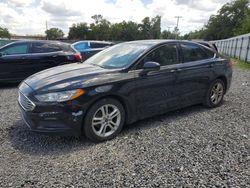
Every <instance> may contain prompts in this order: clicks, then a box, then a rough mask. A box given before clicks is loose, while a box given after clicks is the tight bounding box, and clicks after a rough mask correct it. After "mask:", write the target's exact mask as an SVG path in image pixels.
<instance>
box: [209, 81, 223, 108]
mask: <svg viewBox="0 0 250 188" xmlns="http://www.w3.org/2000/svg"><path fill="white" fill-rule="evenodd" d="M223 94H224V87H223V85H222V84H221V83H220V82H217V83H215V84H214V86H213V88H212V90H211V93H210V100H211V102H212V103H213V104H214V105H217V104H219V103H220V102H221V100H222V98H223Z"/></svg>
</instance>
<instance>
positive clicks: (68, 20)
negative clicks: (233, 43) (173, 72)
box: [0, 0, 230, 35]
mask: <svg viewBox="0 0 250 188" xmlns="http://www.w3.org/2000/svg"><path fill="white" fill-rule="evenodd" d="M227 2H230V0H0V26H1V27H7V28H8V29H9V30H10V32H11V33H15V34H18V35H26V34H44V31H45V29H46V27H45V22H46V20H47V22H48V27H49V28H50V27H58V28H61V29H62V30H63V31H64V33H65V34H66V35H67V33H68V28H69V27H70V26H71V25H72V24H73V23H78V22H87V23H92V22H93V20H92V19H91V16H92V15H95V14H101V15H103V16H104V18H106V19H108V20H109V21H111V22H112V23H115V22H121V21H123V20H126V21H129V20H131V21H135V22H140V21H141V20H142V19H143V18H144V17H146V16H149V17H154V16H156V15H160V16H162V23H161V26H162V30H164V29H168V27H170V29H171V30H173V28H174V27H175V26H176V18H175V16H182V19H180V23H179V29H180V31H181V33H182V34H184V33H187V32H189V31H192V30H195V29H200V28H201V27H202V26H203V25H204V24H205V23H206V22H207V20H208V18H209V16H210V15H211V14H215V13H216V12H217V11H218V10H219V9H220V8H221V7H222V5H223V4H225V3H227Z"/></svg>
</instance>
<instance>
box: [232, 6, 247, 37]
mask: <svg viewBox="0 0 250 188" xmlns="http://www.w3.org/2000/svg"><path fill="white" fill-rule="evenodd" d="M245 33H250V8H249V9H247V10H245V17H244V18H243V19H242V21H241V23H240V26H239V27H238V28H237V29H236V31H235V34H236V35H242V34H245Z"/></svg>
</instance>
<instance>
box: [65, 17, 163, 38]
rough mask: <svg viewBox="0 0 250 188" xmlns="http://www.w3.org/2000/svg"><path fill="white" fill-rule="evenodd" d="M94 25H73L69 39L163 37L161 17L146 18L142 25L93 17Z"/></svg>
mask: <svg viewBox="0 0 250 188" xmlns="http://www.w3.org/2000/svg"><path fill="white" fill-rule="evenodd" d="M91 18H92V19H93V20H94V23H92V24H90V25H89V26H88V25H87V24H86V23H78V24H73V25H72V27H70V28H69V36H68V38H69V39H74V40H76V39H77V40H79V39H84V40H86V39H89V40H90V39H93V40H112V41H131V40H138V39H159V38H160V37H161V17H160V16H156V17H154V18H152V19H150V18H149V17H146V18H144V19H143V20H142V23H140V24H138V23H136V22H132V21H128V22H126V21H123V22H120V23H114V24H112V23H110V22H109V21H108V20H106V19H104V18H103V16H102V15H94V16H92V17H91Z"/></svg>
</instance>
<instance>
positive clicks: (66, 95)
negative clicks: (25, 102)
mask: <svg viewBox="0 0 250 188" xmlns="http://www.w3.org/2000/svg"><path fill="white" fill-rule="evenodd" d="M83 94H84V90H82V89H76V90H70V91H61V92H54V93H46V94H42V95H35V97H36V98H37V99H38V100H39V101H41V102H64V101H69V100H73V99H75V98H77V97H79V96H81V95H83Z"/></svg>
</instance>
